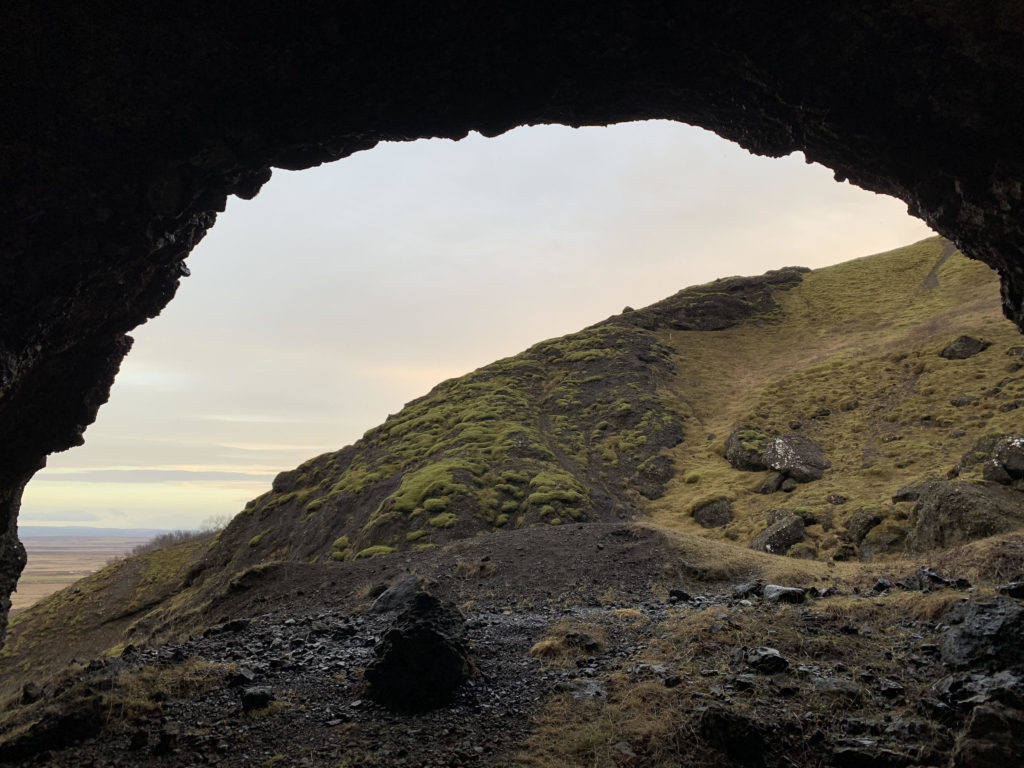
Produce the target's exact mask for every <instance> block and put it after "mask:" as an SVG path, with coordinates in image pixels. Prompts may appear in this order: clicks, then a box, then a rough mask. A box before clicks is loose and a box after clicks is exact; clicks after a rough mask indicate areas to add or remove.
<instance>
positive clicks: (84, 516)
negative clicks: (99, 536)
mask: <svg viewBox="0 0 1024 768" xmlns="http://www.w3.org/2000/svg"><path fill="white" fill-rule="evenodd" d="M102 519H103V518H102V517H101V516H100V515H98V514H97V513H95V512H84V511H81V510H73V509H59V510H38V509H37V510H32V512H31V514H28V515H22V516H21V520H19V523H23V524H25V525H31V524H32V523H94V522H97V521H98V520H102Z"/></svg>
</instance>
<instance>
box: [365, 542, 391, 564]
mask: <svg viewBox="0 0 1024 768" xmlns="http://www.w3.org/2000/svg"><path fill="white" fill-rule="evenodd" d="M394 551H395V548H394V547H386V546H384V545H382V544H376V545H374V546H372V547H367V548H366V549H362V550H360V551H359V552H357V553H356V556H355V559H356V560H362V559H364V558H367V557H381V556H382V555H390V554H391V553H392V552H394Z"/></svg>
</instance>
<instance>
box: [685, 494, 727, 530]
mask: <svg viewBox="0 0 1024 768" xmlns="http://www.w3.org/2000/svg"><path fill="white" fill-rule="evenodd" d="M693 519H694V520H696V521H697V522H698V523H699V524H700V526H701V527H702V528H720V527H721V526H723V525H728V524H729V523H730V522H732V503H731V502H730V501H729V500H728V499H715V500H714V501H709V502H707V503H706V504H701V505H700V506H699V507H697V508H696V509H694V510H693Z"/></svg>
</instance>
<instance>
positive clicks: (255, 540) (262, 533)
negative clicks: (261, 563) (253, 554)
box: [249, 526, 274, 547]
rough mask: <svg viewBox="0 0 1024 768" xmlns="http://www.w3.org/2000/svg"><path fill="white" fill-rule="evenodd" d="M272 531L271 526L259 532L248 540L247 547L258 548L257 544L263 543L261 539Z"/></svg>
mask: <svg viewBox="0 0 1024 768" xmlns="http://www.w3.org/2000/svg"><path fill="white" fill-rule="evenodd" d="M272 530H274V528H273V526H271V527H269V528H265V529H263V530H262V531H260V532H259V533H257V534H256V535H255V536H253V537H252V538H251V539H249V546H250V547H256V546H259V543H260V542H261V541H263V537H264V536H266V535H267V534H268V533H270V532H271V531H272Z"/></svg>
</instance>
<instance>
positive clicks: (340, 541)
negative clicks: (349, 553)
mask: <svg viewBox="0 0 1024 768" xmlns="http://www.w3.org/2000/svg"><path fill="white" fill-rule="evenodd" d="M350 546H351V545H350V544H349V540H348V536H347V535H346V536H339V537H338V538H336V539H335V540H334V543H333V544H331V549H348V548H349V547H350Z"/></svg>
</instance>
